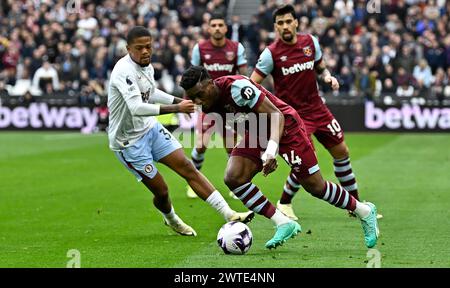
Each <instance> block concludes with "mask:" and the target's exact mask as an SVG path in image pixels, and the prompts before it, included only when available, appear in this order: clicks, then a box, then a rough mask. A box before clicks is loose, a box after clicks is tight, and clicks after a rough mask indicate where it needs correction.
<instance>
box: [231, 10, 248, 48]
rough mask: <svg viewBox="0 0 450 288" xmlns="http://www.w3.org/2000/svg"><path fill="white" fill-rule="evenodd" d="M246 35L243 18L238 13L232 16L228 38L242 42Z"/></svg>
mask: <svg viewBox="0 0 450 288" xmlns="http://www.w3.org/2000/svg"><path fill="white" fill-rule="evenodd" d="M244 36H245V28H244V25H242V24H241V18H240V17H239V16H238V15H233V16H232V17H231V24H230V25H228V32H227V38H228V39H230V40H232V41H238V42H242V41H243V40H244Z"/></svg>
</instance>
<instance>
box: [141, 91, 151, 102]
mask: <svg viewBox="0 0 450 288" xmlns="http://www.w3.org/2000/svg"><path fill="white" fill-rule="evenodd" d="M141 98H142V102H145V103H147V102H148V99H150V89H148V91H147V92H145V93H144V92H141Z"/></svg>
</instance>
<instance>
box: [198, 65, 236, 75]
mask: <svg viewBox="0 0 450 288" xmlns="http://www.w3.org/2000/svg"><path fill="white" fill-rule="evenodd" d="M204 66H205V68H206V70H208V71H228V72H230V73H231V72H232V71H233V66H234V65H233V64H219V63H214V64H210V65H208V64H206V63H205V64H204Z"/></svg>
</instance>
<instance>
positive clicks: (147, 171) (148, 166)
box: [144, 164, 153, 174]
mask: <svg viewBox="0 0 450 288" xmlns="http://www.w3.org/2000/svg"><path fill="white" fill-rule="evenodd" d="M144 171H145V173H147V174H149V173H152V171H153V166H152V165H150V164H147V165H145V167H144Z"/></svg>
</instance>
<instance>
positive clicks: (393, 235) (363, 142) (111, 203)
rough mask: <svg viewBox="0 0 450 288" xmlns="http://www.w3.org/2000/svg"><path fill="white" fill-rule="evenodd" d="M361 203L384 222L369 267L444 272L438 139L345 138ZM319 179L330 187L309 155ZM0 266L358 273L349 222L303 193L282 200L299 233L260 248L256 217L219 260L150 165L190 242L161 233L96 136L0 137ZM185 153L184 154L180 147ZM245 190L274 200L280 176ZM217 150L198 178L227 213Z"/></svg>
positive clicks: (359, 257)
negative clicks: (240, 243)
mask: <svg viewBox="0 0 450 288" xmlns="http://www.w3.org/2000/svg"><path fill="white" fill-rule="evenodd" d="M346 141H347V143H348V144H349V147H350V151H351V159H352V166H353V169H354V171H355V173H356V177H357V181H358V185H359V188H360V189H359V190H360V195H361V198H362V199H367V200H370V201H372V202H374V203H375V204H376V205H377V207H378V210H379V212H380V213H382V214H383V215H384V217H385V218H384V219H382V220H381V221H380V222H379V226H380V229H381V238H380V239H379V242H378V245H377V246H376V248H377V249H378V250H379V251H380V253H381V267H450V247H449V245H448V243H449V241H450V229H449V227H450V193H449V192H450V179H449V175H450V173H449V171H450V148H449V147H450V136H449V135H448V134H359V133H347V134H346ZM316 147H317V149H318V152H317V153H318V158H319V164H320V166H321V171H322V174H323V176H324V178H325V179H327V180H332V181H336V180H335V177H334V174H333V171H332V163H331V158H330V156H329V155H328V154H327V152H326V151H325V150H324V149H323V148H322V147H321V146H320V145H316ZM0 150H1V153H0V267H65V266H66V263H67V261H68V260H70V259H69V258H68V257H67V255H66V254H67V251H68V250H69V249H77V250H79V251H80V253H81V267H361V268H363V267H366V262H367V261H368V259H369V258H368V257H367V255H366V253H367V251H368V250H367V249H366V247H365V246H364V241H363V234H362V229H361V226H360V224H359V221H358V220H356V219H352V218H348V217H347V216H346V211H344V210H340V209H337V208H334V207H333V206H330V205H329V204H327V203H325V202H324V201H320V200H318V199H316V198H313V197H312V196H310V195H309V194H307V193H305V191H303V190H302V191H301V192H299V194H298V195H297V197H296V198H295V200H294V209H295V211H296V213H297V214H298V215H299V216H300V224H301V225H302V228H303V233H301V234H300V236H297V238H295V239H292V240H290V241H288V242H287V243H286V244H285V245H283V246H282V247H280V248H278V249H276V250H272V251H269V250H267V249H265V248H264V243H265V242H266V241H267V240H268V239H270V238H271V237H272V235H273V233H274V228H273V225H272V222H271V221H269V220H267V219H265V218H264V217H262V216H256V217H255V219H254V220H253V222H252V223H250V225H249V226H250V228H251V230H252V233H253V237H254V239H253V245H252V247H251V249H250V251H249V252H248V254H246V255H244V256H230V255H225V254H223V253H222V251H221V250H220V248H219V247H218V246H217V244H216V234H217V231H218V230H219V228H220V226H221V225H222V224H223V223H224V221H223V219H222V218H221V216H220V215H218V214H217V213H216V212H215V211H214V210H213V209H212V208H210V207H209V205H207V204H206V203H204V202H203V201H201V200H199V199H194V200H193V199H187V198H186V196H185V183H184V181H183V180H182V179H181V178H180V177H178V176H177V175H175V174H174V173H173V172H172V171H169V169H167V168H166V167H164V166H161V165H160V166H158V167H159V169H160V171H161V173H162V174H163V175H164V177H165V179H166V181H167V183H168V184H169V189H170V195H171V198H172V201H173V203H174V206H175V209H176V211H177V213H178V214H179V215H180V216H181V217H182V218H183V219H184V220H185V222H187V223H189V224H190V225H192V226H193V227H194V228H195V229H196V231H197V233H198V236H197V237H196V238H191V237H182V236H178V235H177V234H175V233H174V232H172V231H171V230H170V229H169V228H168V227H166V226H164V225H163V222H162V217H161V215H160V214H159V212H158V211H157V210H156V208H154V207H153V205H152V195H151V193H150V192H148V191H147V190H146V189H145V187H144V186H143V185H141V184H138V183H136V181H135V179H134V177H133V176H132V175H131V174H130V173H129V172H128V171H126V170H125V168H124V167H122V166H121V164H120V163H119V161H117V160H116V159H115V156H114V155H113V153H111V152H110V151H109V149H108V147H107V137H106V135H104V134H96V135H81V134H77V133H73V134H72V133H33V132H28V133H9V132H2V133H0ZM186 152H187V153H189V152H190V150H189V149H187V150H186ZM279 161H280V166H279V168H278V170H277V171H275V172H274V173H273V174H271V175H270V176H269V177H267V178H264V177H262V176H257V177H256V178H255V181H254V182H255V183H256V184H258V186H259V187H260V188H261V190H262V191H263V192H264V193H265V195H266V196H268V198H269V199H270V200H271V201H272V203H275V202H276V201H277V199H278V198H279V196H280V194H281V190H282V187H283V184H284V180H285V177H286V175H287V174H288V167H287V165H285V163H284V162H283V163H281V162H282V161H283V160H282V159H281V158H279ZM225 164H226V156H225V152H224V150H223V149H210V150H208V152H207V155H206V161H205V163H204V169H203V172H204V173H205V175H206V176H207V177H208V178H209V179H210V180H211V181H212V182H213V183H214V184H215V185H216V187H217V188H218V189H219V190H220V191H221V192H222V194H223V195H224V197H225V199H227V201H228V202H229V203H230V205H231V206H232V207H233V208H234V209H236V210H244V206H243V205H242V204H241V202H240V201H237V200H232V199H231V198H230V197H229V196H228V190H227V189H226V187H225V185H224V184H223V181H222V178H223V173H224V168H225Z"/></svg>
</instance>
